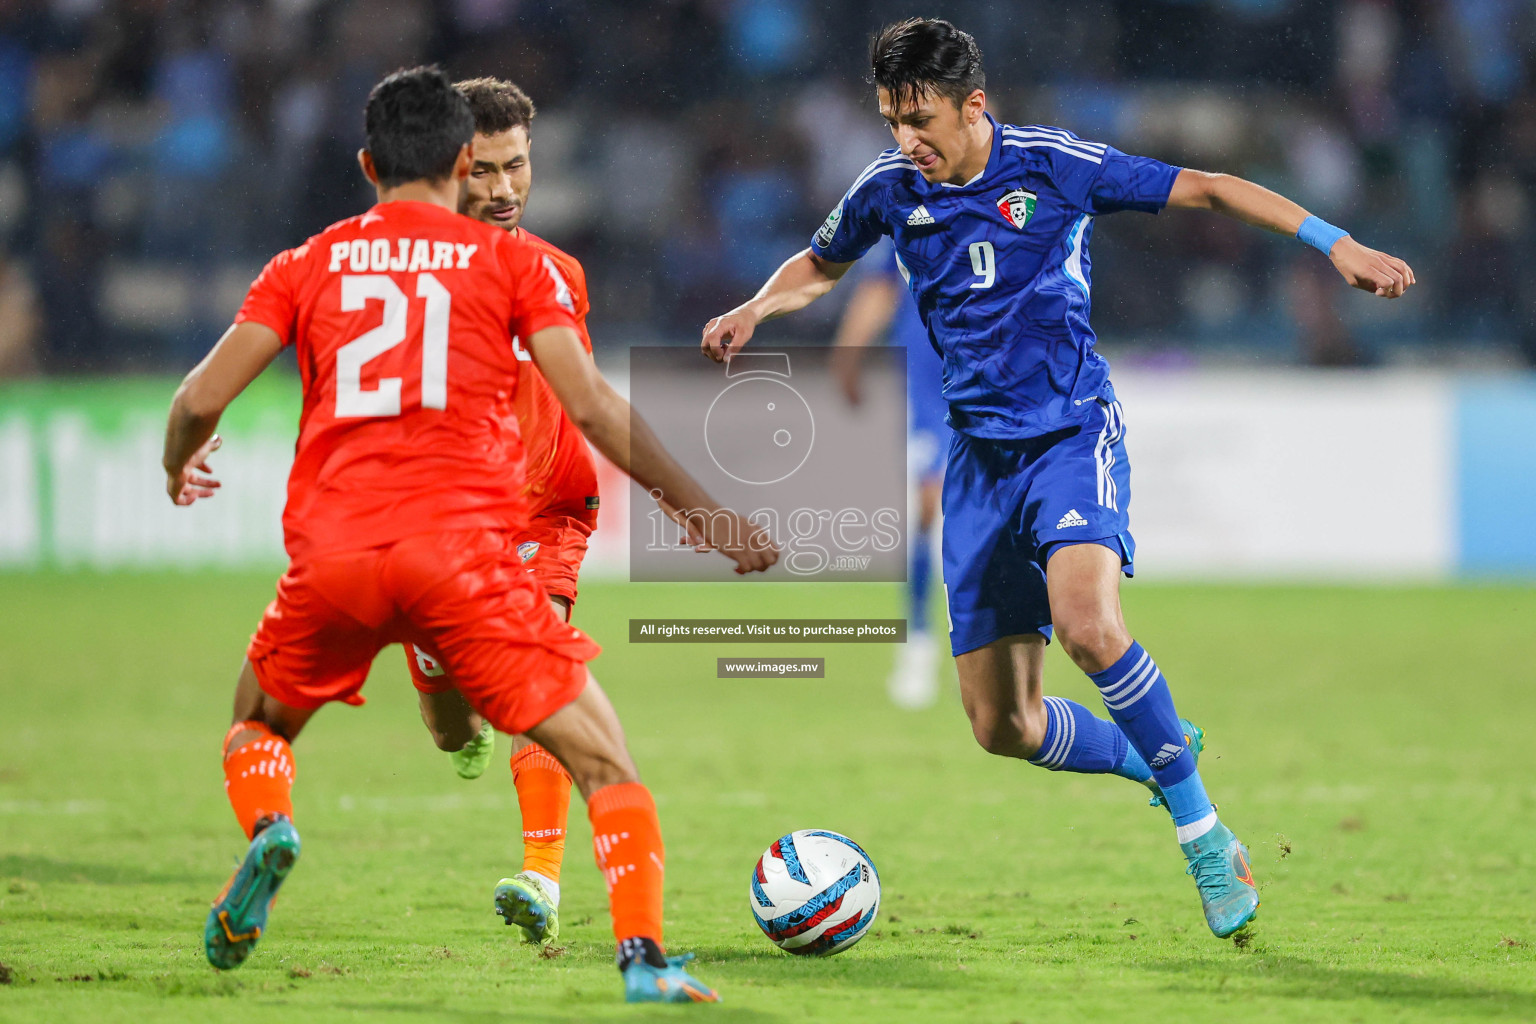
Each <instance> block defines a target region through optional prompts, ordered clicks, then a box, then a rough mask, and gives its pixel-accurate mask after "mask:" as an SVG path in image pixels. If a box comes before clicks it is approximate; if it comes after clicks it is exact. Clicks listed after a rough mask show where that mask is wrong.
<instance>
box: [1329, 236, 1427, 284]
mask: <svg viewBox="0 0 1536 1024" xmlns="http://www.w3.org/2000/svg"><path fill="white" fill-rule="evenodd" d="M1328 258H1329V259H1330V260H1332V261H1333V265H1334V267H1335V268H1336V269H1337V270H1338V272H1339V273H1340V274H1342V275H1344V280H1346V281H1348V282H1349V284H1350V286H1351V287H1353V288H1359V289H1360V290H1361V291H1363V292H1371V293H1372V294H1375V295H1379V296H1381V297H1382V298H1385V299H1395V298H1398V297H1399V296H1401V295H1402V294H1403V292H1405V291H1407V290H1408V288H1409V286H1410V285H1412V284H1413V283H1414V277H1413V268H1412V267H1410V266H1409V265H1408V264H1407V263H1404V262H1403V261H1402V260H1400V259H1398V258H1397V257H1396V256H1388V255H1387V254H1386V253H1384V252H1377V251H1376V250H1375V249H1367V248H1366V247H1365V246H1363V245H1361V244H1360V243H1359V242H1357V241H1355V240H1354V239H1353V238H1350V237H1349V236H1348V235H1345V236H1344V237H1343V238H1341V239H1339V240H1338V241H1337V242H1335V243H1333V250H1332V251H1331V252H1329V254H1328Z"/></svg>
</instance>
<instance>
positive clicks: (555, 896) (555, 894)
mask: <svg viewBox="0 0 1536 1024" xmlns="http://www.w3.org/2000/svg"><path fill="white" fill-rule="evenodd" d="M523 874H525V875H532V876H533V877H534V878H537V879H538V880H539V884H540V885H542V886H543V887H544V891H545V892H547V893H549V898H550V900H552V901H553V902H554V904H555V909H556V910H558V909H559V908H560V883H559V882H557V881H555V880H554V879H553V878H550V877H549V876H548V875H541V874H539V873H538V872H537V871H524V872H523Z"/></svg>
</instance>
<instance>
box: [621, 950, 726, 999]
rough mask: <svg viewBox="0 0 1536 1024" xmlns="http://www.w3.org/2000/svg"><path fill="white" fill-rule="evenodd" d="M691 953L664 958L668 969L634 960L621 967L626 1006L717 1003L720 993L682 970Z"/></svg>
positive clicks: (691, 955)
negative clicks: (629, 1004) (637, 1004)
mask: <svg viewBox="0 0 1536 1024" xmlns="http://www.w3.org/2000/svg"><path fill="white" fill-rule="evenodd" d="M692 959H693V954H692V953H684V954H683V955H682V956H669V957H667V966H665V967H652V966H651V965H650V964H648V963H646V962H645V961H644V960H636V961H634V962H633V963H631V964H630V965H629V966H628V967H626V968H624V1001H625V1002H626V1003H718V1002H719V1001H720V994H719V993H718V992H716V991H715V990H714V989H712V988H710V987H709V986H708V985H706V984H704V983H703V982H701V981H700V980H699V979H697V978H695V977H694V976H693V975H691V974H689V973H688V972H687V971H686V970H684V969H683V968H684V967H686V966H687V964H688V962H689V961H690V960H692Z"/></svg>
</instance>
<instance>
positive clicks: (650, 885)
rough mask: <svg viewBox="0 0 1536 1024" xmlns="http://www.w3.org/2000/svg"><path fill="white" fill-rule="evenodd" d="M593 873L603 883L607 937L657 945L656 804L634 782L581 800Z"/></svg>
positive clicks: (659, 850)
mask: <svg viewBox="0 0 1536 1024" xmlns="http://www.w3.org/2000/svg"><path fill="white" fill-rule="evenodd" d="M587 816H588V817H589V818H591V819H592V845H593V847H594V850H595V852H596V854H597V869H598V870H599V871H601V872H602V874H603V878H604V880H606V881H607V883H608V906H609V908H610V910H611V912H612V914H613V934H614V937H615V938H617V939H618V940H619V941H620V942H621V943H622V942H623V941H624V940H625V939H631V938H637V937H638V938H646V939H650V940H651V941H652V942H655V943H656V945H657V946H660V945H661V883H662V872H663V868H662V861H663V858H664V856H665V852H664V851H663V849H662V845H661V822H659V821H658V820H657V819H656V801H655V800H652V799H651V791H650V790H648V789H646V788H645V787H644V786H642V785H641V784H640V783H638V782H622V783H619V784H618V785H616V786H604V787H603V788H602V789H600V790H598V791H597V792H596V793H593V794H592V799H590V800H588V801H587Z"/></svg>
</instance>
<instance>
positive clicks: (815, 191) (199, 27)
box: [0, 0, 1536, 376]
mask: <svg viewBox="0 0 1536 1024" xmlns="http://www.w3.org/2000/svg"><path fill="white" fill-rule="evenodd" d="M919 7H920V8H921V9H920V10H919V9H918V8H912V9H911V10H910V11H909V10H908V8H907V7H905V6H903V5H893V4H891V3H889V2H888V0H845V2H840V3H836V4H821V3H815V2H813V0H648V2H645V3H637V2H621V0H441V2H437V3H429V2H427V0H334V2H333V0H44V2H39V0H33V2H28V0H0V376H3V375H15V374H27V373H33V372H40V371H41V372H103V371H119V370H165V369H173V370H177V371H179V370H181V369H183V368H184V367H185V366H187V365H188V364H189V363H190V362H191V361H193V360H194V359H196V358H197V357H198V356H199V355H200V354H201V353H202V351H204V350H205V349H206V347H207V346H208V344H209V343H210V342H211V340H212V339H213V338H214V337H216V336H217V334H218V332H219V331H220V330H222V328H223V326H224V325H225V324H227V322H228V318H229V316H230V314H231V313H232V312H233V310H234V308H235V307H236V306H237V305H238V302H239V300H240V297H241V295H242V294H243V292H244V289H245V287H246V285H247V284H248V283H249V282H250V280H251V278H252V277H253V276H254V274H255V273H256V271H257V270H259V269H260V266H261V263H262V261H263V260H264V259H265V258H266V257H267V256H269V255H271V254H272V253H273V252H275V251H276V250H278V249H280V248H285V247H288V246H291V245H294V244H297V243H298V242H299V241H301V240H302V239H303V238H304V237H305V236H306V235H308V234H310V233H312V232H314V231H317V230H319V229H320V228H322V227H323V226H324V225H326V224H327V223H330V222H331V221H334V220H337V219H340V218H342V217H345V216H350V215H352V214H354V213H356V212H359V211H360V210H361V209H363V208H365V207H366V206H367V204H368V203H369V202H371V194H370V193H369V191H368V190H366V189H365V188H364V182H363V180H362V178H361V175H360V174H359V173H358V171H357V169H356V164H355V161H354V153H355V151H356V150H357V148H358V146H359V144H360V142H361V121H362V118H361V113H360V112H361V108H362V103H363V100H364V98H365V96H366V94H367V91H368V89H369V87H370V86H371V85H372V84H373V83H374V82H375V81H376V80H377V79H378V78H379V77H380V76H381V75H382V74H383V73H385V72H387V71H389V70H390V69H392V68H395V67H398V66H401V65H407V64H414V63H419V62H423V61H438V62H441V63H442V64H443V65H444V66H445V67H446V68H447V69H448V70H449V71H450V72H451V73H453V74H455V75H458V76H465V77H467V76H471V75H479V74H495V75H500V76H504V77H508V78H512V79H513V80H515V81H517V82H519V83H520V84H521V85H523V86H524V87H525V88H526V89H527V90H528V92H529V93H530V94H531V95H532V96H533V97H534V100H535V102H536V103H538V104H539V106H540V113H539V116H538V119H537V120H536V121H535V123H534V131H533V138H534V149H533V153H534V164H535V184H534V194H533V198H532V202H531V204H530V213H529V216H528V221H527V223H528V225H529V226H530V227H531V228H533V229H534V230H536V231H538V232H539V233H541V234H544V235H546V236H547V237H549V238H550V239H551V240H553V241H555V242H557V243H558V244H560V245H562V246H564V247H566V248H568V249H570V250H571V251H572V252H574V253H575V254H576V255H578V256H579V257H581V258H582V259H583V260H584V261H586V263H587V266H588V274H589V278H590V280H591V284H592V291H593V305H594V315H593V327H594V330H593V334H594V338H595V339H596V341H597V344H598V345H599V348H600V349H602V348H609V349H612V348H614V347H622V346H624V345H626V344H630V343H636V342H647V343H658V342H678V343H687V344H692V343H693V342H694V339H696V337H697V331H698V329H699V327H700V325H701V324H702V323H703V322H704V320H705V319H706V318H707V317H708V316H711V315H713V314H715V313H718V312H721V311H723V310H724V309H726V308H728V307H729V306H730V305H733V304H734V303H735V302H737V301H740V300H741V299H742V298H744V297H745V296H746V295H747V294H749V293H750V291H751V290H752V289H754V288H755V287H756V286H757V285H758V283H760V282H761V280H762V279H763V278H764V277H765V276H766V275H767V274H768V273H769V272H770V271H771V270H772V268H773V267H774V266H775V265H776V264H777V263H778V262H779V261H780V260H781V259H783V258H784V257H786V256H788V255H789V254H791V253H792V252H794V251H795V250H797V249H798V248H801V247H803V246H804V245H805V244H806V241H807V239H808V237H809V235H810V233H811V232H812V231H813V230H814V229H815V228H816V226H817V225H818V224H819V223H820V222H821V220H822V218H823V217H824V216H825V214H826V211H827V210H828V209H830V208H831V207H832V206H833V205H834V204H835V203H836V202H837V200H838V198H839V196H840V195H841V194H842V192H843V190H844V189H845V188H846V187H847V186H848V184H849V183H850V182H851V181H852V179H853V178H854V177H855V176H856V175H857V173H858V172H859V170H860V169H862V168H863V167H864V165H865V164H867V163H868V162H869V160H870V159H871V158H872V157H873V156H874V155H875V154H876V153H877V152H878V151H879V150H881V149H883V148H885V147H886V146H888V145H890V137H889V133H888V132H886V130H885V128H884V125H883V123H882V122H881V121H880V119H879V117H878V115H877V113H876V110H875V106H874V103H873V99H872V96H871V95H870V89H869V87H868V86H866V85H865V84H864V83H863V74H864V71H865V53H866V46H867V38H868V35H869V33H870V32H871V31H872V30H873V29H874V28H876V27H878V26H879V25H880V24H881V23H883V22H885V21H888V20H893V19H894V18H896V17H900V16H905V15H906V14H908V13H922V14H924V15H929V16H939V15H942V16H945V17H949V18H951V19H952V20H954V21H956V22H957V23H958V24H960V25H961V26H962V27H963V28H966V29H967V30H968V31H970V32H972V33H973V34H975V35H976V36H977V38H978V40H979V41H980V43H981V45H982V49H983V51H984V53H985V54H986V59H987V70H988V76H989V84H990V89H989V93H990V96H991V97H992V107H993V109H994V111H995V112H996V113H997V114H998V115H999V117H1000V118H1002V119H1004V120H1012V121H1015V122H1042V123H1053V124H1059V125H1063V126H1066V127H1069V128H1072V129H1073V130H1075V131H1076V132H1078V133H1079V134H1080V135H1083V136H1086V137H1090V138H1095V139H1097V140H1100V141H1106V142H1110V143H1112V144H1114V145H1115V146H1117V147H1119V148H1121V149H1125V150H1129V151H1133V152H1141V153H1145V154H1148V155H1153V156H1158V157H1161V158H1163V159H1166V160H1169V161H1170V162H1174V163H1180V164H1185V165H1188V166H1196V167H1200V168H1204V169H1209V170H1223V171H1231V172H1234V173H1240V174H1243V175H1245V176H1248V177H1251V178H1253V179H1255V180H1258V181H1260V182H1262V183H1265V184H1268V185H1271V186H1272V187H1275V188H1277V189H1279V190H1280V191H1283V192H1285V193H1287V194H1289V195H1291V196H1293V197H1295V198H1296V199H1298V200H1299V201H1301V202H1303V203H1304V204H1306V205H1307V206H1309V207H1310V208H1311V209H1312V210H1313V211H1314V212H1316V213H1318V214H1319V215H1321V216H1323V217H1325V218H1327V219H1329V220H1333V221H1335V222H1336V223H1339V224H1341V225H1344V226H1346V227H1348V228H1349V229H1351V230H1352V231H1353V232H1354V233H1355V234H1356V236H1357V237H1359V238H1360V239H1361V240H1362V241H1364V242H1366V244H1369V245H1374V246H1376V247H1379V248H1383V249H1387V250H1389V251H1393V252H1395V253H1397V254H1399V255H1402V256H1403V257H1405V258H1406V259H1408V260H1409V261H1410V262H1411V263H1413V264H1414V265H1415V267H1416V269H1417V270H1418V277H1419V281H1420V286H1419V288H1418V289H1417V290H1416V291H1415V292H1414V293H1412V294H1411V295H1410V297H1409V298H1407V299H1405V300H1404V301H1402V302H1398V303H1380V302H1374V303H1373V302H1370V301H1367V300H1366V297H1365V296H1352V295H1350V294H1348V293H1347V292H1346V291H1345V290H1344V289H1343V288H1342V286H1341V285H1340V284H1339V282H1338V281H1337V279H1336V277H1334V276H1333V274H1332V271H1331V269H1330V268H1329V267H1328V265H1327V264H1326V261H1324V260H1322V259H1321V258H1319V257H1317V255H1316V254H1315V253H1313V252H1311V250H1308V249H1306V248H1305V247H1304V246H1302V245H1301V244H1300V243H1297V242H1295V241H1294V240H1285V239H1278V238H1273V237H1269V236H1265V235H1262V234H1261V233H1259V232H1255V231H1252V230H1250V229H1246V228H1243V227H1241V226H1238V225H1236V224H1233V223H1231V222H1228V221H1225V220H1224V219H1222V218H1216V217H1202V216H1195V215H1182V216H1177V217H1160V218H1149V217H1137V216H1135V215H1127V216H1125V217H1120V218H1109V219H1106V220H1105V221H1104V222H1103V223H1102V224H1100V225H1099V226H1098V235H1097V238H1096V241H1095V245H1094V255H1095V263H1096V266H1095V271H1096V282H1097V284H1098V285H1099V287H1098V288H1097V289H1096V296H1095V297H1096V299H1097V301H1096V304H1095V305H1096V309H1095V316H1096V324H1097V326H1098V328H1099V331H1100V334H1101V335H1102V336H1103V337H1104V338H1105V343H1106V348H1107V349H1108V350H1109V351H1110V353H1111V354H1112V355H1113V356H1115V357H1117V358H1120V359H1136V360H1143V361H1172V362H1183V361H1198V360H1206V361H1219V360H1244V361H1246V360H1257V361H1260V362H1278V363H1284V362H1299V363H1312V364H1320V365H1360V364H1368V363H1450V364H1463V365H1464V364H1468V363H1473V364H1482V365H1511V364H1514V363H1516V362H1518V361H1520V360H1522V359H1524V360H1536V318H1533V315H1532V313H1533V309H1536V228H1533V224H1532V216H1531V209H1532V202H1533V200H1536V194H1533V188H1536V82H1533V81H1532V75H1531V74H1530V71H1531V66H1532V54H1533V49H1536V8H1533V7H1532V5H1531V4H1529V3H1527V2H1523V0H1345V2H1324V0H1077V2H1073V3H1070V4H1064V3H1060V2H1059V0H1007V2H1003V0H971V2H964V0H954V2H945V0H938V2H930V3H926V4H923V5H919ZM1357 300H1358V301H1357ZM819 305H821V306H826V307H828V308H826V309H823V310H820V311H819V312H817V313H816V314H815V315H807V316H804V317H800V318H791V320H790V321H787V322H786V323H785V324H784V325H783V326H782V327H779V328H777V329H776V333H775V337H799V338H803V339H806V340H812V339H814V340H824V339H825V338H826V336H827V333H828V328H829V317H831V316H833V315H835V308H834V304H832V303H823V304H819ZM814 308H815V307H813V309H814Z"/></svg>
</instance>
